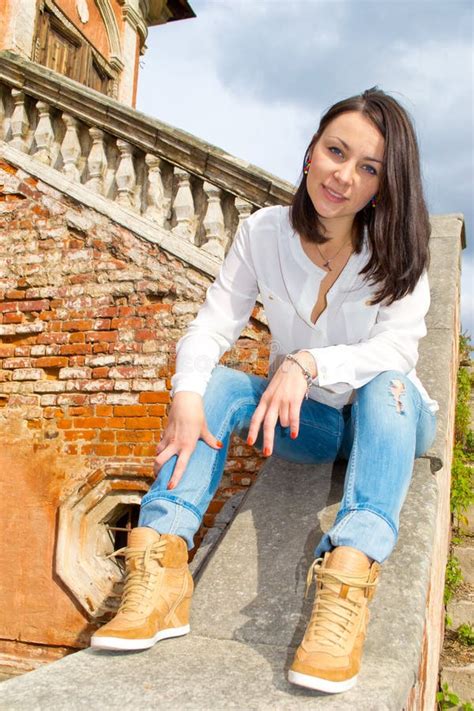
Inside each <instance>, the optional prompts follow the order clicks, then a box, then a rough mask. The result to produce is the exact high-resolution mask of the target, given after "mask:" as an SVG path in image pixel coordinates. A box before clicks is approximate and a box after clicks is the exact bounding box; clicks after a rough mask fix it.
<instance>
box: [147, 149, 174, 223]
mask: <svg viewBox="0 0 474 711" xmlns="http://www.w3.org/2000/svg"><path fill="white" fill-rule="evenodd" d="M145 163H146V165H147V168H148V181H147V191H146V203H147V207H146V210H145V216H146V217H148V219H149V220H153V222H155V223H156V224H157V225H160V227H162V226H163V225H164V222H165V220H166V217H167V212H168V207H169V200H166V198H165V191H164V187H163V180H162V178H161V163H162V161H161V158H158V156H155V155H153V153H147V154H146V156H145Z"/></svg>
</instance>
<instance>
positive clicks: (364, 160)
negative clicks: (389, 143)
mask: <svg viewBox="0 0 474 711" xmlns="http://www.w3.org/2000/svg"><path fill="white" fill-rule="evenodd" d="M384 144H385V141H384V138H383V136H382V134H381V133H380V132H379V130H378V128H376V126H375V125H374V124H373V123H372V122H371V121H370V120H369V119H368V118H366V117H365V116H364V115H363V114H361V113H359V112H358V111H348V112H346V113H343V114H340V115H339V116H337V117H336V118H335V119H333V120H332V121H331V123H329V124H328V125H327V126H326V128H325V130H324V131H323V133H322V134H321V136H320V138H319V139H318V141H317V143H316V144H315V145H314V147H313V151H312V154H311V165H310V168H309V172H308V174H307V176H306V189H307V190H308V194H309V196H310V198H311V201H312V203H313V205H314V208H315V210H316V212H317V213H318V215H320V217H322V218H334V217H349V216H351V215H352V216H354V215H355V214H356V213H357V212H359V210H362V208H363V207H365V205H366V204H367V203H368V202H369V201H370V199H371V198H372V197H373V196H374V195H376V193H377V191H378V189H379V185H380V176H381V171H382V161H383V154H384Z"/></svg>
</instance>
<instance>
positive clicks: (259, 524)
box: [0, 457, 437, 711]
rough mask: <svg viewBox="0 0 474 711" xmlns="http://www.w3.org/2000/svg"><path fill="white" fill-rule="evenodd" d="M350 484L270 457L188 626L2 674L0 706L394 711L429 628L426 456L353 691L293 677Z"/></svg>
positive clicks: (430, 520) (212, 562)
mask: <svg viewBox="0 0 474 711" xmlns="http://www.w3.org/2000/svg"><path fill="white" fill-rule="evenodd" d="M343 483H344V468H341V466H340V465H336V466H335V467H334V468H333V467H332V466H331V465H322V466H318V467H315V466H309V465H296V464H290V463H288V462H286V461H283V460H280V459H278V458H277V457H272V459H271V460H269V461H268V462H266V463H265V465H264V467H263V469H262V471H261V472H260V474H259V477H258V479H257V481H256V483H255V485H254V486H253V487H252V489H251V490H250V491H249V494H248V496H247V497H246V498H245V500H244V501H243V504H242V506H241V508H240V509H239V511H238V513H237V516H236V518H235V519H234V521H233V522H232V524H231V525H230V526H229V528H228V529H227V532H226V533H225V535H224V536H223V538H222V539H221V541H220V542H219V544H218V546H217V547H216V548H215V549H214V552H213V553H212V554H211V555H210V557H209V558H208V559H207V560H206V562H205V563H204V565H201V567H200V571H201V572H200V574H199V576H198V579H197V581H196V593H195V596H194V600H193V607H192V614H191V626H192V633H191V634H190V635H188V636H187V637H184V638H181V639H170V640H166V641H163V642H160V643H158V644H157V645H155V647H153V648H152V649H150V650H148V651H144V652H138V653H137V652H130V653H122V652H103V651H99V650H92V649H86V650H83V651H80V652H77V653H76V654H72V655H70V656H68V657H65V658H63V659H61V660H60V661H58V662H54V663H52V664H50V665H48V666H47V667H43V668H42V669H39V670H36V671H33V672H31V673H29V674H25V675H24V676H23V677H20V678H17V679H11V680H9V681H5V682H3V683H2V684H1V685H0V709H4V708H6V709H8V711H15V710H16V709H18V711H24V709H27V708H28V709H30V708H32V709H35V711H42V710H43V709H44V711H46V710H48V711H49V710H50V709H51V708H54V709H55V711H62V710H63V709H64V711H72V710H73V711H79V710H80V709H87V711H90V709H93V711H102V710H103V711H109V710H110V709H112V708H120V709H124V710H128V709H130V710H132V709H133V711H136V709H140V711H148V710H150V711H151V710H152V709H153V710H154V709H157V708H159V709H160V711H167V710H168V709H169V710H170V711H171V710H172V711H176V710H177V709H178V710H179V711H182V710H186V709H189V710H192V711H209V709H213V710H214V709H215V710H216V711H221V710H223V709H226V710H227V709H239V710H240V709H245V711H253V710H255V711H274V710H275V709H278V711H285V710H286V709H288V711H290V710H291V711H293V710H294V711H297V710H298V709H323V708H324V709H329V708H330V709H334V710H335V711H336V710H337V711H400V709H401V708H404V706H405V703H406V700H407V698H408V695H409V694H410V691H411V689H412V687H413V685H414V683H415V682H416V679H417V675H418V665H419V660H420V654H421V645H422V639H423V630H424V624H425V606H426V595H427V590H428V583H429V577H430V568H431V556H432V544H433V537H434V521H435V512H436V506H437V483H436V480H435V478H434V477H433V475H432V474H431V469H430V463H429V460H428V459H420V460H417V462H416V464H415V470H414V476H413V482H412V486H411V487H410V490H409V492H408V496H407V499H406V501H405V505H404V508H403V511H402V516H401V524H400V534H399V539H398V543H397V546H396V548H395V550H394V552H393V553H392V555H391V556H390V558H389V559H388V561H387V562H386V563H385V564H384V565H383V568H382V573H381V576H380V584H379V586H378V589H377V592H376V594H375V596H374V599H373V600H372V602H371V605H370V612H371V618H370V624H369V628H368V637H367V642H366V645H365V650H364V656H363V661H362V669H361V672H360V674H359V678H358V683H357V686H355V687H354V688H353V689H351V690H349V691H347V692H345V693H344V694H334V695H327V694H323V693H320V692H312V691H309V690H306V689H303V688H300V687H296V686H293V685H291V684H289V683H288V681H287V671H288V667H289V665H290V664H291V661H292V659H293V655H294V653H295V648H296V646H297V645H298V644H299V642H300V640H301V637H302V634H303V631H304V628H305V626H306V623H307V621H308V617H309V611H310V608H311V604H312V599H313V598H314V586H313V588H312V590H311V593H310V595H308V598H307V599H306V600H305V598H304V592H305V584H306V573H307V569H308V566H309V565H310V563H311V561H312V559H313V549H314V547H315V545H316V544H317V542H318V540H319V538H320V536H321V534H322V533H323V531H325V530H327V527H328V526H329V525H331V521H332V520H333V518H334V513H335V510H336V508H337V506H336V504H337V502H338V501H339V500H340V497H341V494H342V489H343ZM78 681H79V683H78Z"/></svg>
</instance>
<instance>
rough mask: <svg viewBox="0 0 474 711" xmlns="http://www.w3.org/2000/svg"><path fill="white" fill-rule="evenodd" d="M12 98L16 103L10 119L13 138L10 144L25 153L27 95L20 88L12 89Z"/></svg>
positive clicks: (27, 125)
mask: <svg viewBox="0 0 474 711" xmlns="http://www.w3.org/2000/svg"><path fill="white" fill-rule="evenodd" d="M12 98H13V102H14V105H15V108H14V109H13V114H12V117H11V121H10V126H11V132H12V138H11V141H10V145H11V146H12V147H13V148H16V149H17V150H19V151H23V153H27V151H28V149H27V147H26V141H25V136H26V135H27V133H28V127H29V124H28V115H27V113H26V108H25V95H24V93H23V92H22V91H19V90H18V89H12Z"/></svg>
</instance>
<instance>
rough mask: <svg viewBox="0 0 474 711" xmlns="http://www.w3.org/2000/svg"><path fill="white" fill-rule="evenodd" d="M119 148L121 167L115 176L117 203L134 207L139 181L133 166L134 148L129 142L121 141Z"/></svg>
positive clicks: (118, 142)
mask: <svg viewBox="0 0 474 711" xmlns="http://www.w3.org/2000/svg"><path fill="white" fill-rule="evenodd" d="M117 148H118V149H119V151H120V158H119V167H118V169H117V172H116V174H115V182H116V184H117V192H118V198H117V202H118V203H119V204H120V205H122V207H133V202H134V200H133V197H134V190H135V186H136V181H137V179H136V173H135V168H134V165H133V146H132V145H131V144H130V143H128V142H127V141H122V140H121V139H119V140H118V141H117Z"/></svg>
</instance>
